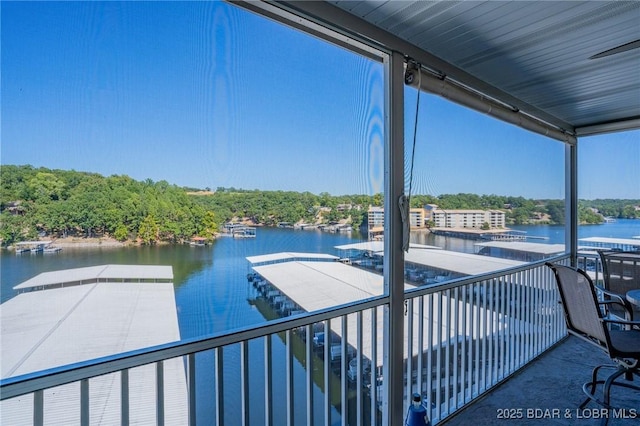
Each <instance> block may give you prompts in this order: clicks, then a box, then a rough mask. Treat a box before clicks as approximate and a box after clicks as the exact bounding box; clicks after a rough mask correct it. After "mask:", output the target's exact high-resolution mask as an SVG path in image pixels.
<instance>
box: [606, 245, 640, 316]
mask: <svg viewBox="0 0 640 426" xmlns="http://www.w3.org/2000/svg"><path fill="white" fill-rule="evenodd" d="M598 254H599V255H600V260H601V262H602V274H603V277H604V293H605V296H604V299H605V300H608V298H609V293H614V294H617V295H619V296H621V297H622V298H623V299H624V300H623V303H624V304H625V306H626V308H627V309H626V310H627V311H629V310H630V312H631V317H630V318H628V317H627V318H626V319H628V320H633V319H634V316H635V317H638V316H639V315H640V306H634V305H632V304H630V303H629V302H628V301H627V300H626V298H625V295H626V294H627V292H628V291H630V290H637V289H640V252H637V251H622V250H598ZM609 312H610V313H611V314H613V315H616V316H617V317H621V316H622V314H624V312H621V311H620V309H619V307H617V305H610V306H609Z"/></svg>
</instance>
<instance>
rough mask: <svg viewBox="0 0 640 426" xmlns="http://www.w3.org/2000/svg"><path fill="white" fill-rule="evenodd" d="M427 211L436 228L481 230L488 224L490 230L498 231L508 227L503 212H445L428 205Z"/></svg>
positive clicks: (435, 206)
mask: <svg viewBox="0 0 640 426" xmlns="http://www.w3.org/2000/svg"><path fill="white" fill-rule="evenodd" d="M425 211H426V217H427V220H432V221H433V222H434V223H435V227H436V228H473V229H481V228H482V227H483V226H485V223H486V224H488V225H489V228H490V229H497V228H504V227H505V225H506V217H505V214H504V212H503V211H502V210H444V209H440V208H438V206H437V205H435V204H427V205H426V206H425Z"/></svg>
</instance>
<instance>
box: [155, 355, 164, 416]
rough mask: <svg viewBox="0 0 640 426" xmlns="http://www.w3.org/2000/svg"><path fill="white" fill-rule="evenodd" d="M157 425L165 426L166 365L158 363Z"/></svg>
mask: <svg viewBox="0 0 640 426" xmlns="http://www.w3.org/2000/svg"><path fill="white" fill-rule="evenodd" d="M156 424H157V425H158V426H164V363H163V362H162V361H158V362H156Z"/></svg>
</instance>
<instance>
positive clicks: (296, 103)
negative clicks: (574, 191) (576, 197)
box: [0, 2, 640, 198]
mask: <svg viewBox="0 0 640 426" xmlns="http://www.w3.org/2000/svg"><path fill="white" fill-rule="evenodd" d="M1 7H2V15H1V16H2V146H1V160H0V161H1V163H2V164H31V165H33V166H36V167H38V166H43V167H48V168H60V169H75V170H80V171H90V172H97V173H100V174H103V175H107V176H108V175H112V174H127V175H129V176H132V177H133V178H135V179H139V180H142V179H146V178H150V179H153V180H156V181H157V180H162V179H164V180H167V181H168V182H170V183H174V184H177V185H181V186H191V187H198V188H204V187H211V188H216V187H219V186H224V187H231V186H233V187H236V188H245V189H265V190H274V189H282V190H294V191H310V192H313V193H320V192H323V191H326V192H329V193H332V194H353V193H367V194H373V193H376V192H380V191H382V183H383V178H384V176H383V170H382V166H383V146H382V142H383V137H384V126H383V116H384V111H383V107H384V96H383V93H382V82H383V68H382V65H381V64H380V63H377V62H375V61H372V60H370V59H366V58H363V57H360V56H358V55H355V54H352V53H349V52H347V51H345V50H343V49H340V48H338V47H335V46H332V45H330V44H327V43H325V42H322V41H320V40H317V39H315V38H313V37H311V36H307V35H304V34H301V33H299V32H297V31H294V30H291V29H288V28H285V27H283V26H281V25H278V24H275V23H273V22H271V21H269V20H266V19H263V18H260V17H257V16H255V15H252V14H251V13H248V12H245V11H243V10H240V9H238V8H236V7H234V6H230V5H228V4H224V3H219V2H216V3H210V2H206V3H205V2H159V3H153V2H124V3H119V2H106V3H98V2H44V3H42V2H39V3H30V2H16V3H10V2H3V3H2V6H1ZM406 94H407V99H406V103H407V108H406V117H407V123H406V135H407V145H408V147H407V150H409V145H410V143H411V140H412V139H413V120H414V112H415V101H416V92H415V91H413V90H411V89H408V90H407V91H406ZM582 143H583V141H581V144H582ZM620 144H622V146H623V147H624V148H623V151H622V152H623V155H622V156H621V155H619V154H620V152H621V151H620V148H619V147H620V146H621V145H620ZM614 145H615V146H616V149H615V150H612V149H610V147H611V146H614ZM584 147H585V148H584V149H581V150H580V155H581V156H580V161H581V164H582V163H583V162H584V165H583V167H582V169H581V170H582V171H581V173H580V181H581V184H580V194H581V197H582V198H604V197H608V198H640V171H639V169H640V167H639V166H640V132H638V131H635V132H630V133H622V134H611V135H606V136H600V137H594V138H585V139H584ZM563 151H564V148H563V146H562V144H560V143H559V142H556V141H552V140H548V139H545V138H543V137H541V136H537V135H535V134H532V133H529V132H526V131H524V130H520V129H518V128H516V127H514V126H510V125H507V124H504V123H500V122H498V121H496V120H494V119H491V118H488V117H486V116H483V115H481V114H478V113H475V112H472V111H468V110H465V109H463V108H461V107H458V106H456V105H453V104H450V103H448V102H446V101H444V100H441V99H439V98H437V97H435V96H428V95H424V94H423V95H421V97H420V115H419V124H418V132H417V145H416V158H415V168H414V170H415V172H414V183H413V189H414V190H413V192H414V193H425V194H426V193H429V194H433V195H439V194H443V193H457V192H472V193H478V194H499V195H521V196H525V197H529V198H562V197H563V196H564V177H563V173H564V160H563V158H562V152H563ZM602 170H607V173H606V174H603V173H602Z"/></svg>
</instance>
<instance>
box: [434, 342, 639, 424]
mask: <svg viewBox="0 0 640 426" xmlns="http://www.w3.org/2000/svg"><path fill="white" fill-rule="evenodd" d="M601 364H612V362H611V360H610V359H609V358H608V357H607V356H606V355H605V354H604V352H602V351H600V350H598V349H597V348H596V347H595V346H593V345H591V344H589V343H587V342H584V341H582V340H580V339H579V338H577V337H574V336H570V337H568V338H567V339H565V340H563V341H562V342H560V343H559V344H558V345H556V346H555V347H553V348H552V349H551V350H549V351H547V352H546V353H545V354H543V355H541V356H540V357H539V358H538V359H536V360H535V361H533V362H532V363H531V364H530V365H528V366H527V367H525V368H524V369H522V370H521V371H519V372H518V373H516V374H515V375H514V376H513V377H511V378H510V379H508V380H506V381H505V382H504V383H503V384H501V385H500V386H499V387H498V388H496V389H495V390H493V391H492V392H490V393H488V394H487V395H486V396H484V397H483V398H481V399H479V400H477V401H476V402H474V403H472V404H470V405H469V406H468V407H467V408H465V409H464V410H462V411H461V412H460V413H458V414H457V415H455V416H454V417H453V418H451V419H450V420H448V421H446V422H443V423H441V424H444V425H446V426H467V425H473V426H483V425H492V426H493V425H500V424H504V425H505V426H506V425H510V424H511V425H513V424H516V425H547V424H548V425H584V426H589V425H599V424H600V422H601V420H600V419H599V418H598V419H595V418H594V416H597V415H598V414H599V413H600V411H599V410H600V409H601V408H602V407H600V406H599V405H597V404H596V403H594V402H590V403H589V404H588V405H587V407H586V408H585V409H584V410H579V409H578V407H579V405H580V404H581V403H582V401H584V399H585V396H584V393H583V392H582V385H583V383H585V382H587V381H589V380H591V370H592V369H593V367H595V366H597V365H601ZM611 372H613V370H601V372H600V375H599V376H600V377H599V378H601V377H606V376H607V375H608V374H611ZM618 380H620V379H618ZM634 384H636V385H638V384H640V381H639V380H637V378H636V380H635V382H634ZM598 389H599V390H600V389H601V387H598ZM611 395H612V396H611V401H612V404H613V405H614V406H618V407H624V408H627V409H635V419H634V418H632V417H634V415H633V412H631V411H629V410H627V412H626V413H624V414H626V417H627V418H620V417H621V416H620V415H618V418H613V417H614V414H610V417H609V418H610V420H609V423H608V424H609V426H623V425H640V392H638V391H633V390H630V389H625V388H621V387H616V388H613V390H612V392H611ZM518 409H521V412H518V411H517V410H518ZM554 409H555V410H556V411H553V410H554ZM509 410H510V412H509ZM547 410H548V411H547ZM505 414H506V416H505ZM620 414H623V413H620ZM501 415H502V416H501ZM509 415H513V416H514V417H516V418H513V419H511V418H509ZM500 417H502V418H500ZM518 417H520V418H518ZM554 417H555V418H554ZM569 417H570V418H569Z"/></svg>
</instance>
